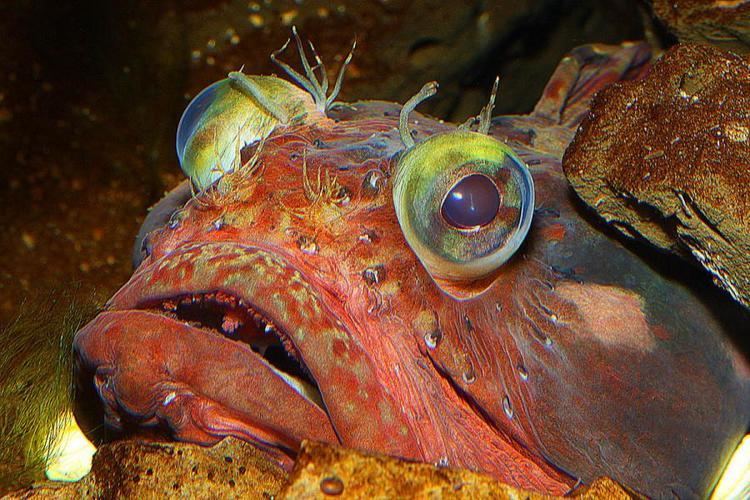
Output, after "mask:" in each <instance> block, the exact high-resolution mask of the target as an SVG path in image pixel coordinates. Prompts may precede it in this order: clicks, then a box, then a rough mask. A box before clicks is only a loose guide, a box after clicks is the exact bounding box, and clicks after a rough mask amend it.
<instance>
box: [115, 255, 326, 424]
mask: <svg viewBox="0 0 750 500" xmlns="http://www.w3.org/2000/svg"><path fill="white" fill-rule="evenodd" d="M204 245H205V244H202V243H197V244H188V245H183V246H181V247H178V248H177V249H175V250H174V251H172V252H170V253H169V254H167V255H165V256H164V257H163V258H161V259H159V260H157V261H156V262H154V263H153V264H151V265H149V266H146V267H145V268H144V269H143V270H142V271H141V270H140V269H139V272H137V273H136V275H134V278H135V277H136V276H142V275H148V273H149V272H151V271H152V270H153V269H154V268H155V267H157V266H159V265H163V264H164V263H165V262H170V260H171V259H174V258H179V257H180V256H181V255H184V253H185V252H190V251H191V250H193V249H196V248H201V247H203V246H204ZM211 245H212V246H215V245H216V244H215V243H211ZM218 245H220V246H219V247H217V248H220V249H240V250H248V251H253V250H255V251H257V252H264V253H266V254H267V255H268V256H269V257H271V256H272V255H273V254H271V253H270V252H269V251H268V250H266V249H264V248H262V247H260V246H248V245H242V244H239V243H236V242H227V243H219V244H218ZM221 255H222V254H221V252H219V253H218V254H217V255H216V258H221ZM274 257H275V255H274V256H273V257H272V258H274ZM285 262H288V259H284V260H281V259H276V262H275V265H282V266H288V267H289V268H291V269H293V271H294V272H295V273H299V271H298V270H297V267H296V266H291V265H288V264H285ZM174 278H175V276H174V275H173V274H170V273H166V274H163V275H161V276H159V277H157V279H156V280H153V281H152V283H155V284H157V285H158V284H159V283H160V281H161V280H164V282H166V283H172V282H174V281H175V279H174ZM298 279H300V280H302V279H303V278H302V277H301V274H300V275H299V278H298ZM215 285H216V286H213V287H211V286H209V287H196V288H195V289H193V290H191V289H189V288H188V289H185V288H180V287H174V288H173V291H174V292H175V293H173V294H171V296H170V294H169V293H166V294H165V293H157V294H150V293H147V289H146V288H141V287H139V286H138V283H137V281H136V282H134V280H133V279H131V280H130V281H129V282H128V283H126V284H125V285H124V286H123V287H122V289H121V290H120V291H118V293H117V294H115V296H113V297H112V299H111V300H110V301H109V302H108V303H107V309H109V310H117V309H121V308H123V307H122V306H127V309H132V310H152V311H153V310H154V306H155V305H158V304H159V303H164V302H166V301H170V300H174V299H177V298H179V297H180V296H187V295H203V296H208V295H211V294H225V295H227V296H229V297H233V298H235V299H237V300H238V301H239V302H241V303H242V305H243V306H244V307H249V308H250V310H251V311H256V312H258V313H260V314H261V315H262V316H263V317H264V318H265V319H266V320H270V322H272V323H273V324H275V325H281V328H277V329H276V331H275V332H274V334H275V335H276V336H277V338H278V339H279V340H280V341H281V342H282V344H284V346H285V347H286V348H287V351H288V352H289V354H291V355H292V356H293V357H295V358H296V361H297V362H298V363H299V364H300V365H301V366H302V368H303V369H304V370H305V371H306V372H307V375H308V376H309V377H310V378H311V379H312V382H313V383H314V384H315V386H316V387H315V388H316V389H317V390H318V391H320V387H319V386H318V382H317V380H316V379H315V377H314V376H313V375H312V374H311V373H310V372H309V369H308V368H307V365H306V364H305V360H304V357H303V355H302V353H301V352H300V349H299V348H298V346H297V345H296V343H295V340H294V336H293V335H291V334H290V333H291V332H293V331H294V328H295V326H296V325H293V324H291V323H290V322H289V321H282V320H281V318H280V316H281V314H280V311H278V310H274V309H278V308H274V307H263V306H262V305H260V304H259V301H258V300H257V297H254V295H255V294H252V293H250V294H248V293H243V292H245V291H244V290H237V289H233V290H232V289H229V288H228V287H224V286H221V284H219V283H216V284H215ZM131 290H132V291H133V292H135V293H133V294H132V295H130V294H128V295H130V298H129V300H126V301H125V302H124V303H122V304H120V296H121V292H129V291H131ZM139 292H141V293H139ZM162 314H166V311H164V312H162ZM282 323H283V324H282ZM240 344H242V345H243V346H244V347H243V348H248V347H249V345H247V344H246V343H244V342H240ZM254 354H256V353H254ZM261 358H262V357H261ZM263 362H264V363H266V364H268V365H269V367H270V368H271V369H272V370H274V371H275V372H277V373H278V374H279V376H280V378H282V379H284V380H285V381H286V382H287V383H289V381H288V379H287V378H286V377H284V376H283V375H282V374H281V373H279V372H280V371H281V370H279V369H277V368H276V367H275V366H274V365H272V364H271V363H268V362H267V361H266V360H265V359H263ZM298 392H299V391H298ZM302 395H303V396H305V395H304V394H302ZM305 397H306V399H309V398H307V396H305ZM311 402H312V403H314V404H317V405H318V406H320V407H321V409H323V410H324V411H326V407H325V404H321V403H322V402H320V401H312V400H311ZM326 413H328V412H327V411H326Z"/></svg>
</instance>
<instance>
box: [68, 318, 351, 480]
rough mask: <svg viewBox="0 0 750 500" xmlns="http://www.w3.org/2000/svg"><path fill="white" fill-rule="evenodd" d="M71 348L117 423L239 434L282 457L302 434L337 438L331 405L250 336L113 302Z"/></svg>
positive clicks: (189, 434) (217, 435) (182, 434)
mask: <svg viewBox="0 0 750 500" xmlns="http://www.w3.org/2000/svg"><path fill="white" fill-rule="evenodd" d="M74 349H75V352H76V354H77V358H78V361H79V364H80V365H81V368H82V373H88V374H93V381H94V387H95V389H96V390H97V392H98V395H99V397H100V399H101V400H102V402H103V404H104V407H105V415H107V416H108V420H109V422H110V424H112V425H114V426H115V427H122V426H123V423H127V422H132V423H134V424H135V425H140V426H145V427H150V426H159V425H161V426H165V427H167V428H168V429H170V431H171V434H172V437H174V438H176V439H178V440H182V441H189V442H195V443H200V444H214V443H216V442H218V441H220V440H221V439H222V438H223V437H225V436H234V437H237V438H240V439H243V440H246V441H250V442H253V443H255V444H256V445H257V446H258V447H259V448H261V449H263V450H264V451H265V452H266V453H267V454H269V455H270V456H271V457H272V458H273V459H274V460H275V461H277V462H279V463H281V464H282V465H284V466H285V467H290V466H291V465H292V456H293V455H294V454H295V453H296V451H297V449H298V447H299V443H300V441H301V438H302V437H303V436H304V437H310V438H312V439H315V440H319V441H324V442H331V443H337V442H338V439H337V437H336V433H335V432H334V430H333V427H332V426H331V423H330V421H329V419H328V415H327V414H326V413H325V411H323V410H322V409H321V408H320V407H318V406H317V405H316V404H315V403H314V402H312V401H309V400H307V399H306V398H305V397H304V396H302V395H300V394H299V393H298V392H296V391H295V390H294V389H293V388H292V387H290V386H289V385H288V384H287V383H286V382H285V381H284V380H283V379H281V378H280V377H279V376H278V375H277V374H276V373H275V371H274V369H273V368H272V367H270V366H269V364H268V363H267V362H266V361H265V360H264V359H263V358H262V357H260V356H259V355H258V354H256V353H255V352H253V351H252V350H251V349H250V347H249V346H245V345H240V344H239V343H237V342H236V341H232V340H229V339H226V338H222V337H221V336H220V335H218V334H216V335H211V334H209V333H207V332H205V331H203V330H200V329H197V328H194V327H191V326H190V325H187V324H184V323H180V322H178V321H176V320H174V319H172V318H168V317H165V316H162V315H158V314H154V313H152V312H148V311H133V310H129V311H113V312H105V313H102V314H100V315H99V316H98V317H97V318H95V319H94V320H93V321H92V322H91V323H89V324H88V325H87V326H86V327H84V328H83V329H82V330H80V331H79V332H78V334H77V335H76V338H75V341H74ZM84 382H87V383H88V384H91V378H89V379H88V381H84Z"/></svg>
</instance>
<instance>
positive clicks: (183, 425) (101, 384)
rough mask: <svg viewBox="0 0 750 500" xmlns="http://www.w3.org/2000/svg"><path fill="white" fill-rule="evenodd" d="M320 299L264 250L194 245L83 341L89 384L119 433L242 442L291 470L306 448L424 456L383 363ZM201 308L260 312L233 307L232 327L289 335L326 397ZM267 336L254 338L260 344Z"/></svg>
mask: <svg viewBox="0 0 750 500" xmlns="http://www.w3.org/2000/svg"><path fill="white" fill-rule="evenodd" d="M321 293H322V292H317V291H315V290H314V289H313V287H312V286H311V285H310V284H309V283H308V282H307V280H306V279H305V278H304V277H303V276H302V274H301V273H300V272H299V271H298V270H297V269H296V268H295V267H294V266H292V265H291V264H289V262H288V261H286V260H284V259H282V258H280V257H278V255H277V254H276V253H271V252H270V251H267V250H264V249H262V248H259V247H255V246H246V245H240V244H237V243H199V244H193V245H186V246H184V247H181V248H178V249H176V250H175V251H173V252H170V253H169V254H168V255H166V256H165V257H163V258H162V259H160V260H157V261H155V262H149V263H146V264H145V265H144V266H142V267H141V269H139V271H138V272H136V274H135V275H134V276H133V277H132V278H131V280H130V281H129V282H128V283H127V284H126V285H125V286H123V288H122V289H121V290H120V291H119V292H118V293H117V294H116V295H115V296H114V297H113V298H112V299H111V301H110V302H109V304H108V306H107V311H105V312H104V313H102V314H100V315H99V316H97V318H95V319H94V320H93V321H92V322H91V323H89V324H88V325H86V326H85V327H84V328H83V329H82V330H80V331H79V332H78V333H77V335H76V338H75V340H74V350H75V353H76V359H77V364H78V370H79V372H80V374H81V375H82V377H81V380H86V379H87V380H92V376H93V381H94V386H95V388H96V391H97V392H98V393H99V396H100V398H101V400H102V401H103V402H104V405H105V416H106V418H107V420H108V423H110V424H111V425H113V426H114V427H115V428H122V427H123V422H126V421H135V422H136V423H138V424H139V425H166V426H167V427H168V428H169V429H170V430H171V431H172V433H173V435H174V437H176V438H177V439H180V440H186V441H191V442H198V443H203V444H212V443H215V442H217V441H218V440H220V439H222V438H223V437H225V436H228V435H232V436H236V437H239V438H242V439H246V440H248V441H251V442H254V443H256V444H257V445H258V446H259V447H260V448H262V449H265V450H267V451H269V453H270V454H271V455H272V456H273V457H275V458H276V459H277V460H278V461H279V462H280V463H282V464H283V465H290V464H291V461H290V460H291V457H292V456H293V454H294V453H295V452H296V450H297V449H298V447H299V444H300V442H301V440H302V439H315V440H319V441H324V442H331V443H339V442H341V443H345V444H346V445H347V446H351V447H357V448H362V449H369V450H380V451H383V450H385V451H386V453H390V454H393V455H398V456H403V457H406V458H420V453H419V451H418V448H417V446H416V443H415V439H414V437H413V436H412V434H411V431H410V429H409V427H408V425H407V423H406V422H404V421H403V420H402V417H401V416H400V413H399V412H397V411H396V407H395V404H394V402H393V401H392V400H391V397H390V396H389V394H388V393H387V392H386V391H385V390H384V389H383V387H382V385H381V384H380V383H379V381H378V380H377V377H376V376H375V373H374V367H373V366H372V361H371V360H370V358H369V357H368V356H367V355H366V354H365V353H364V352H363V350H362V349H361V347H360V345H359V344H358V343H357V341H356V340H354V338H353V337H352V336H351V335H350V333H349V330H348V329H347V327H346V326H345V324H344V322H342V321H341V319H339V318H337V317H336V316H335V315H334V314H333V313H332V312H331V310H330V308H329V307H327V305H326V301H325V300H324V299H323V297H321V295H320V294H321ZM191 301H193V302H195V301H197V302H201V303H206V302H211V303H212V304H214V306H212V307H215V306H216V303H217V302H219V306H220V307H224V308H226V307H228V306H227V304H229V305H230V306H232V307H234V308H235V309H238V310H240V311H241V310H245V311H249V314H248V313H247V312H246V314H245V316H244V317H243V316H242V315H241V314H235V312H234V309H231V308H230V309H225V310H224V312H226V311H228V314H227V316H226V317H225V319H224V321H223V322H222V323H223V325H224V326H223V327H224V329H226V330H232V331H235V330H237V329H238V326H237V324H242V323H247V322H249V321H248V320H250V319H251V318H252V317H253V316H256V317H257V316H260V317H261V318H263V319H262V320H261V325H263V324H266V325H268V324H270V325H273V326H272V330H271V331H268V330H267V331H265V332H263V333H264V334H266V335H276V336H278V337H279V339H278V340H280V343H281V344H282V345H283V347H284V349H285V350H286V351H287V352H288V353H289V355H290V357H291V358H296V359H297V360H299V361H300V364H301V365H302V367H303V370H305V371H307V372H308V373H309V375H310V378H311V379H312V380H313V381H314V382H313V383H314V384H315V385H316V386H317V387H316V389H317V390H319V391H320V395H319V399H317V398H316V397H315V396H314V395H311V392H314V391H311V390H310V388H309V385H310V384H307V383H306V382H305V381H304V380H298V377H294V376H290V375H288V374H284V373H282V370H280V369H279V368H277V367H275V366H273V365H272V364H271V363H270V362H269V361H268V360H266V359H264V357H263V356H262V355H261V354H260V353H258V352H255V351H254V349H255V346H254V345H253V346H251V345H250V344H251V342H243V341H241V340H238V339H235V338H232V336H231V334H230V335H227V332H226V331H224V332H222V331H216V329H215V328H214V329H212V328H209V327H206V325H205V324H201V322H202V321H203V320H201V319H200V318H199V317H198V316H199V315H198V316H196V313H191V314H189V315H188V316H189V317H188V318H186V317H180V310H181V309H180V308H181V307H182V306H183V305H184V304H186V303H189V302H191ZM175 304H177V305H175ZM187 307H190V306H189V304H188V306H187ZM175 311H176V312H175ZM227 317H228V318H229V319H227ZM186 319H187V320H188V321H186ZM213 324H214V325H215V324H216V322H213ZM218 330H222V328H219V329H218ZM260 330H263V328H260ZM230 333H231V332H230ZM260 333H261V332H260V331H256V330H254V331H253V333H252V334H251V336H252V337H253V338H254V339H255V340H258V337H259V336H260V337H262V335H260ZM144 353H148V354H145V355H144ZM305 387H306V388H305ZM316 399H317V400H316ZM362 422H368V423H369V425H362Z"/></svg>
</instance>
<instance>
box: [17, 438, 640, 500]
mask: <svg viewBox="0 0 750 500" xmlns="http://www.w3.org/2000/svg"><path fill="white" fill-rule="evenodd" d="M338 496H341V497H342V498H467V499H469V498H497V499H517V498H523V499H527V500H542V499H551V498H554V497H549V496H544V495H538V494H534V493H529V492H526V491H522V490H518V489H516V488H512V487H510V486H507V485H504V484H501V483H498V482H497V481H495V480H494V479H492V478H491V477H489V476H486V475H484V474H479V473H476V472H470V471H465V470H455V469H449V468H446V467H441V466H437V465H430V464H420V463H413V462H405V461H403V460H398V459H395V458H390V457H385V456H381V455H369V454H363V453H360V452H357V451H354V450H347V449H343V448H339V447H336V446H331V445H327V444H321V443H312V442H305V443H303V445H302V450H301V451H300V454H299V456H298V458H297V462H296V464H295V467H294V470H293V472H292V473H291V475H290V476H289V477H288V478H287V475H286V473H285V472H283V471H282V470H281V469H279V468H278V467H277V466H276V465H273V464H271V463H269V462H267V461H266V460H265V458H264V457H263V455H262V454H261V453H260V452H258V451H257V450H256V449H255V448H254V447H253V446H251V445H249V444H247V443H244V442H243V441H239V440H236V439H232V438H227V439H225V440H224V441H222V442H220V443H219V444H217V445H216V446H214V447H212V448H204V447H201V446H197V445H191V444H184V443H172V444H163V443H142V442H135V441H130V442H119V443H113V444H108V445H104V446H102V447H101V448H100V450H99V451H98V452H97V454H96V456H95V457H94V463H93V468H92V471H91V473H90V474H89V475H88V476H87V477H86V478H84V479H83V480H81V481H80V482H78V483H70V484H63V483H45V484H42V485H38V486H36V487H33V488H30V489H26V490H22V491H19V492H16V493H13V494H10V495H8V496H7V497H5V498H8V499H26V498H63V499H68V498H71V499H72V498H178V497H179V498H251V499H252V498H259V499H261V498H262V499H268V498H280V499H281V498H284V499H290V500H291V499H301V498H328V497H338ZM570 496H572V497H576V498H582V499H600V498H602V499H603V498H606V499H611V500H628V499H634V498H640V497H639V496H637V495H635V494H633V493H631V492H629V491H628V490H626V489H624V488H622V487H621V486H619V485H618V484H617V483H615V482H614V481H612V480H610V479H606V478H603V479H599V480H597V481H596V482H594V483H593V484H592V485H591V486H589V487H580V488H578V489H576V490H575V491H574V492H572V493H571V495H570Z"/></svg>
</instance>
